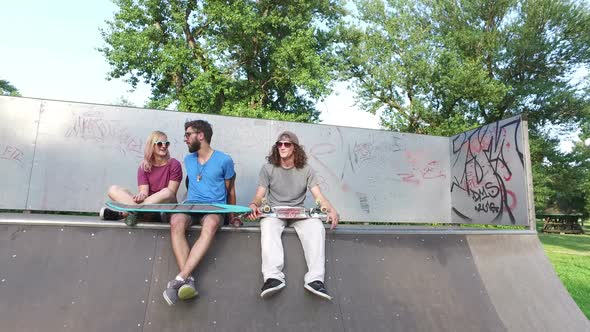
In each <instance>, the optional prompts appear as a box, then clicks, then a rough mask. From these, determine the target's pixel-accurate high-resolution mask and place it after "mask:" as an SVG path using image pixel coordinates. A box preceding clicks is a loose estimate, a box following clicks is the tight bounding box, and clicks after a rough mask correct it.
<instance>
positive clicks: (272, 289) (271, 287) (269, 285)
mask: <svg viewBox="0 0 590 332" xmlns="http://www.w3.org/2000/svg"><path fill="white" fill-rule="evenodd" d="M283 287H285V283H284V282H282V281H280V280H278V279H274V278H268V279H266V281H265V282H264V285H263V286H262V292H261V293H260V297H262V298H265V297H269V296H271V295H273V294H275V293H277V292H278V291H280V290H281V289H282V288H283Z"/></svg>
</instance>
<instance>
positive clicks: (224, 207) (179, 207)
mask: <svg viewBox="0 0 590 332" xmlns="http://www.w3.org/2000/svg"><path fill="white" fill-rule="evenodd" d="M106 205H107V206H108V207H109V208H111V209H113V210H117V211H124V212H176V213H214V214H218V213H247V212H250V211H252V210H251V209H250V208H249V207H246V206H240V205H229V204H197V203H181V204H138V205H130V204H122V203H118V202H113V201H107V202H106Z"/></svg>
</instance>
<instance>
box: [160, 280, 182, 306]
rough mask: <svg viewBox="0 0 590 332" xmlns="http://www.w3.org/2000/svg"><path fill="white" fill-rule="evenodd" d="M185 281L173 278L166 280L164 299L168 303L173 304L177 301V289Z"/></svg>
mask: <svg viewBox="0 0 590 332" xmlns="http://www.w3.org/2000/svg"><path fill="white" fill-rule="evenodd" d="M184 283H185V281H181V280H177V279H173V280H171V281H168V284H167V285H166V289H165V290H164V294H162V295H164V300H166V302H167V303H168V305H175V304H176V302H178V289H179V288H180V287H182V285H184Z"/></svg>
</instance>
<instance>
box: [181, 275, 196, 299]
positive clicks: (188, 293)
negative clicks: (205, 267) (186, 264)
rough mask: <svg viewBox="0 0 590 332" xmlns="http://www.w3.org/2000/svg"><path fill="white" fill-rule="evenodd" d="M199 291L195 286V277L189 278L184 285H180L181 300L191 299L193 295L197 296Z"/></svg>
mask: <svg viewBox="0 0 590 332" xmlns="http://www.w3.org/2000/svg"><path fill="white" fill-rule="evenodd" d="M198 294H199V292H197V289H196V288H195V279H193V278H187V279H186V281H185V282H184V285H182V286H180V289H178V298H180V299H181V300H189V299H192V298H193V297H195V296H197V295H198Z"/></svg>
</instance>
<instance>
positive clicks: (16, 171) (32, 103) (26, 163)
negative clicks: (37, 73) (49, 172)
mask: <svg viewBox="0 0 590 332" xmlns="http://www.w3.org/2000/svg"><path fill="white" fill-rule="evenodd" d="M40 107H41V100H37V99H25V98H16V97H4V96H0V119H1V121H0V171H1V173H2V176H0V188H2V189H1V190H0V209H25V206H26V201H27V192H28V189H29V180H30V176H31V167H32V164H33V156H34V154H35V137H36V134H37V123H38V120H39V109H40Z"/></svg>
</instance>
